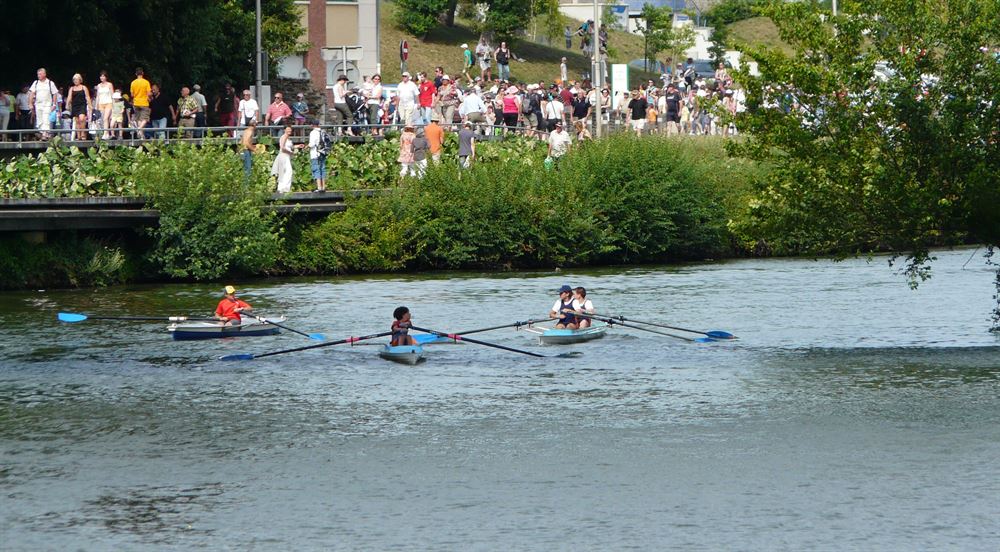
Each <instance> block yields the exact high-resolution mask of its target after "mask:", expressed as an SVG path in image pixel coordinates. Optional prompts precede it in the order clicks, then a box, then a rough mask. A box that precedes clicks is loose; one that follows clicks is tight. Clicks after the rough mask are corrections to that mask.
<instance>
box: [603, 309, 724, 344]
mask: <svg viewBox="0 0 1000 552" xmlns="http://www.w3.org/2000/svg"><path fill="white" fill-rule="evenodd" d="M594 314H596V315H597V316H605V317H607V318H613V319H615V320H621V321H623V322H624V321H629V322H635V323H636V324H645V325H647V326H656V327H658V328H669V329H671V330H680V331H682V332H690V333H696V334H701V335H707V336H708V337H714V338H715V339H736V336H735V335H733V334H731V333H729V332H724V331H722V330H709V331H707V332H700V331H698V330H689V329H687V328H678V327H677V326H667V325H666V324H657V323H656V322H643V321H642V320H636V319H634V318H625V317H624V316H612V315H610V314H600V313H596V312H595V313H594Z"/></svg>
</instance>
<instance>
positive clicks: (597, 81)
mask: <svg viewBox="0 0 1000 552" xmlns="http://www.w3.org/2000/svg"><path fill="white" fill-rule="evenodd" d="M600 29H601V12H600V8H599V7H598V3H597V0H594V41H593V42H592V43H591V45H592V46H593V47H592V48H591V51H592V52H593V55H594V59H593V67H591V70H590V84H591V86H593V88H594V103H595V104H597V105H596V106H593V107H596V108H597V109H595V110H594V138H600V137H601V84H602V82H603V80H604V79H603V78H602V77H603V75H601V32H600Z"/></svg>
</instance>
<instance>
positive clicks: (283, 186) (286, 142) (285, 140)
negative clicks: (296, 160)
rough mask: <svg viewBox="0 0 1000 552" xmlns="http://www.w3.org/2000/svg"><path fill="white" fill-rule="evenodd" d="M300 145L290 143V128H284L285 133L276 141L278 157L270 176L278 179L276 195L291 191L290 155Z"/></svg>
mask: <svg viewBox="0 0 1000 552" xmlns="http://www.w3.org/2000/svg"><path fill="white" fill-rule="evenodd" d="M301 147H302V144H297V145H296V144H293V143H292V127H291V126H286V127H285V132H284V133H282V135H281V138H279V139H278V156H277V157H275V158H274V164H273V165H271V174H272V175H274V176H277V177H278V193H279V194H287V193H288V192H291V191H292V173H293V171H292V155H294V154H295V150H296V149H299V148H301Z"/></svg>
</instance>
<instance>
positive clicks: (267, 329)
mask: <svg viewBox="0 0 1000 552" xmlns="http://www.w3.org/2000/svg"><path fill="white" fill-rule="evenodd" d="M274 321H275V322H277V323H279V324H280V323H282V322H284V321H285V317H284V316H279V317H278V318H275V319H274ZM167 331H168V332H170V334H171V335H172V336H173V338H174V339H175V340H177V341H187V340H193V339H216V338H220V337H256V336H261V335H274V334H276V333H278V332H279V331H280V330H279V328H278V327H277V326H275V325H274V324H270V323H268V322H266V321H264V322H261V321H260V320H256V319H253V318H243V319H242V320H241V321H240V323H239V324H233V325H230V326H223V325H222V322H183V323H174V324H171V325H169V326H167Z"/></svg>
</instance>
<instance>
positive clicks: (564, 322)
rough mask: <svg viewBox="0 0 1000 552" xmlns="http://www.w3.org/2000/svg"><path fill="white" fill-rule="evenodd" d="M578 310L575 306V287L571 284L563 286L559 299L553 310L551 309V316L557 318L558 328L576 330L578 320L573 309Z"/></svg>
mask: <svg viewBox="0 0 1000 552" xmlns="http://www.w3.org/2000/svg"><path fill="white" fill-rule="evenodd" d="M574 310H576V309H574V307H573V288H571V287H569V286H563V287H561V288H559V299H556V302H555V303H554V304H553V305H552V310H551V311H549V318H556V319H558V322H556V328H557V329H560V330H561V329H567V330H575V329H576V328H577V326H578V320H577V317H576V315H575V314H573V311H574Z"/></svg>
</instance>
